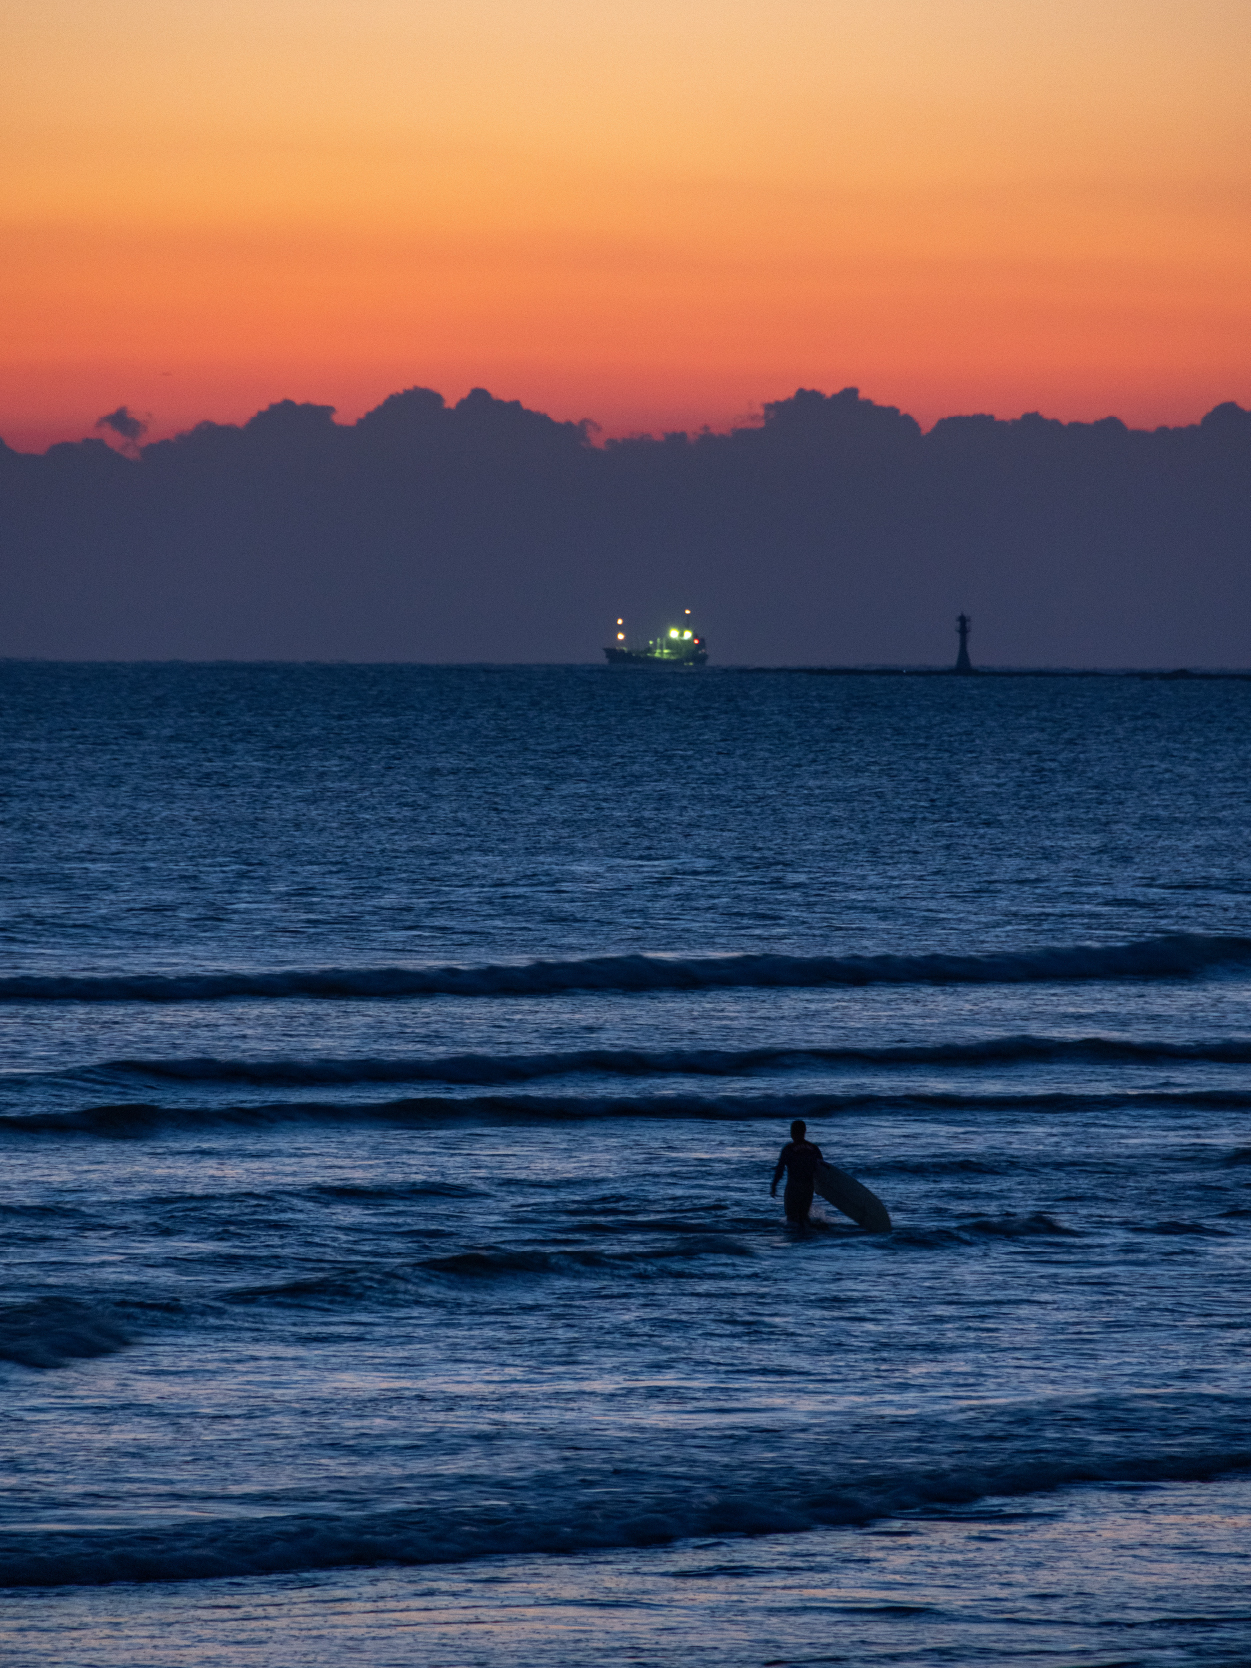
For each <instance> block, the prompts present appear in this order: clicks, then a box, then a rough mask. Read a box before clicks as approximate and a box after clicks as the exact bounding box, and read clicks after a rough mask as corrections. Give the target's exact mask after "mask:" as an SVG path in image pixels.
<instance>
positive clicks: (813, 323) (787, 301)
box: [0, 0, 1251, 449]
mask: <svg viewBox="0 0 1251 1668" xmlns="http://www.w3.org/2000/svg"><path fill="white" fill-rule="evenodd" d="M0 62H2V68H0V85H2V91H3V98H2V101H0V105H2V114H0V134H2V140H3V150H4V157H5V166H4V170H3V181H2V183H0V204H2V208H0V212H2V214H3V249H4V258H3V268H2V270H3V284H2V290H0V308H2V315H0V316H2V317H3V321H4V330H3V337H2V338H0V341H2V346H0V435H2V436H3V437H4V439H6V440H7V441H8V442H9V444H10V445H14V446H18V447H21V448H23V449H42V447H43V446H45V445H46V444H47V443H48V442H49V441H51V440H54V439H65V438H77V437H79V436H82V435H84V434H87V433H90V432H92V429H93V425H94V423H95V421H96V419H97V418H98V417H100V416H101V415H102V414H103V413H105V412H108V411H111V410H113V409H114V408H115V407H117V406H118V405H119V404H122V403H125V404H127V405H128V406H129V407H130V408H131V410H132V411H135V412H138V413H139V414H141V415H144V416H147V417H149V420H150V434H151V436H153V437H155V436H158V435H163V434H168V433H172V432H174V431H175V430H177V429H179V428H185V427H187V426H189V425H190V424H191V423H193V422H195V421H197V420H198V419H200V418H203V417H211V418H214V419H217V420H219V421H238V420H240V419H243V418H246V417H247V416H249V415H251V413H252V412H254V411H255V410H256V409H257V408H258V407H260V406H263V405H266V404H268V403H269V402H270V401H272V400H276V399H280V398H284V397H290V398H294V399H301V400H305V399H307V400H316V401H319V402H323V403H329V404H333V405H336V406H337V407H338V408H339V415H340V418H341V420H350V419H352V418H355V417H356V416H358V415H359V414H360V413H361V412H362V411H364V410H366V409H368V408H369V407H370V406H372V405H374V404H377V403H378V401H380V400H381V399H382V398H383V397H384V396H385V395H386V394H388V393H390V392H392V391H393V390H395V389H398V388H402V387H406V386H411V385H413V384H423V385H426V386H429V387H434V388H438V389H439V390H441V391H442V392H443V393H444V394H445V395H446V396H447V397H448V398H449V399H456V398H459V397H460V396H462V395H463V394H464V393H465V392H466V391H467V390H468V389H469V388H470V387H472V386H474V385H482V386H485V387H487V388H489V389H490V390H491V391H492V393H494V394H496V395H497V396H499V397H501V398H509V399H521V400H523V401H524V402H525V403H526V404H527V405H530V406H533V407H537V408H539V409H541V410H545V411H548V412H550V413H551V414H552V415H554V416H557V417H573V418H579V417H584V416H589V417H592V418H595V419H597V420H598V421H599V422H600V423H601V424H602V425H603V426H604V429H605V431H606V432H607V433H609V434H614V433H615V434H620V433H628V432H632V431H636V430H653V431H659V430H660V429H663V428H674V427H687V428H693V427H698V426H699V425H701V424H703V423H705V422H706V423H709V424H711V425H712V426H713V427H717V428H721V427H726V426H728V425H730V424H732V423H735V422H741V421H744V420H746V419H748V418H749V417H750V415H751V414H752V413H753V412H757V411H758V410H759V407H760V404H761V402H762V401H765V400H771V399H777V398H779V397H783V396H785V395H786V394H789V393H790V392H792V391H793V390H794V389H795V387H796V386H799V385H804V386H808V387H817V388H822V389H825V390H827V391H830V390H834V389H837V388H840V387H843V386H845V385H847V384H854V385H857V386H859V387H860V389H861V390H862V392H863V393H864V394H865V395H866V396H868V397H871V398H873V399H875V400H878V401H883V402H888V403H891V404H895V405H899V406H902V407H903V408H904V409H905V410H908V411H910V412H912V413H913V414H914V415H915V416H916V417H918V418H919V419H920V420H921V421H922V422H923V423H930V422H932V421H934V420H935V419H936V418H937V417H939V416H942V415H945V414H948V413H952V412H967V411H993V412H995V413H996V414H997V415H999V416H1016V415H1019V414H1020V413H1021V412H1022V411H1027V410H1034V409H1039V410H1042V411H1044V412H1045V413H1047V414H1048V415H1052V416H1058V417H1064V418H1075V417H1081V418H1091V417H1098V416H1103V415H1105V414H1107V413H1109V412H1115V413H1117V414H1118V415H1120V416H1122V417H1124V418H1125V419H1126V420H1127V421H1130V422H1133V423H1136V424H1146V425H1154V424H1156V423H1163V422H1189V421H1194V420H1195V419H1197V418H1198V417H1199V416H1201V415H1202V414H1203V412H1204V411H1206V410H1207V409H1209V408H1210V407H1211V406H1212V405H1215V404H1216V403H1217V402H1218V401H1221V400H1227V399H1235V400H1239V401H1240V402H1242V403H1244V404H1251V231H1249V227H1251V218H1249V209H1251V201H1249V195H1251V194H1249V191H1248V186H1249V184H1251V86H1249V83H1251V6H1248V5H1247V3H1246V0H1184V3H1182V0H1116V3H1113V0H1045V3H1043V0H770V3H769V4H768V5H764V4H761V3H760V0H755V3H753V4H750V5H749V4H746V3H744V0H620V3H618V4H612V5H608V4H596V3H594V0H577V3H575V0H456V3H455V4H450V3H448V0H440V3H438V4H435V3H433V0H247V3H246V4H245V3H243V0H126V3H125V4H122V3H119V0H9V4H7V5H6V7H5V8H4V20H3V23H2V24H0Z"/></svg>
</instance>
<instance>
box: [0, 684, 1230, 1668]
mask: <svg viewBox="0 0 1251 1668" xmlns="http://www.w3.org/2000/svg"><path fill="white" fill-rule="evenodd" d="M0 702H2V703H3V717H4V723H3V725H2V726H0V765H2V768H3V779H2V780H3V792H4V799H3V813H2V815H3V822H2V828H0V832H2V838H3V842H4V850H5V854H6V860H5V862H4V864H3V865H2V866H0V908H2V910H3V914H2V916H0V935H2V942H3V950H4V954H3V964H2V965H0V1047H2V1050H3V1052H2V1055H0V1072H2V1075H0V1149H3V1153H4V1159H5V1162H4V1167H3V1171H2V1172H0V1175H2V1177H3V1179H2V1181H0V1235H2V1236H3V1244H4V1248H5V1271H6V1294H5V1297H4V1301H3V1304H2V1305H0V1380H2V1381H3V1388H4V1395H5V1406H6V1413H7V1418H6V1421H5V1427H4V1434H3V1438H2V1440H3V1443H4V1446H5V1465H6V1470H7V1472H8V1474H9V1477H10V1480H11V1486H10V1487H9V1488H8V1489H7V1490H6V1491H5V1493H4V1496H3V1498H2V1500H0V1579H2V1580H3V1582H4V1588H5V1590H4V1592H3V1593H2V1594H0V1641H2V1642H3V1643H4V1646H5V1653H6V1660H11V1661H13V1662H15V1663H19V1664H23V1665H24V1664H27V1663H31V1664H33V1663H36V1662H39V1663H43V1662H49V1661H55V1662H57V1663H58V1664H66V1665H72V1668H87V1665H89V1664H100V1665H102V1668H128V1665H129V1668H134V1665H138V1664H144V1665H147V1664H153V1665H156V1664H165V1665H169V1668H206V1665H209V1664H216V1663H235V1662H239V1661H245V1660H247V1661H251V1660H256V1661H261V1662H266V1663H269V1662H272V1663H274V1664H279V1663H282V1664H296V1665H299V1664H307V1665H309V1668H312V1665H315V1664H317V1665H320V1664H322V1663H329V1662H338V1661H346V1660H353V1661H361V1662H365V1663H375V1664H378V1665H382V1664H392V1663H400V1664H408V1663H414V1664H415V1663H423V1664H424V1663H427V1662H429V1663H440V1664H459V1663H465V1664H475V1665H476V1664H483V1665H492V1668H493V1665H495V1664H505V1663H514V1662H520V1661H526V1662H535V1663H560V1662H571V1663H575V1662H576V1663H583V1662H585V1663H591V1662H595V1661H598V1660H604V1659H605V1658H606V1657H615V1658H616V1659H620V1660H630V1661H639V1662H655V1663H658V1664H659V1663H670V1662H677V1661H679V1660H684V1659H687V1658H690V1659H692V1660H695V1661H708V1662H710V1663H711V1662H718V1663H728V1664H740V1663H741V1664H751V1663H765V1662H771V1661H772V1662H796V1663H798V1662H814V1663H815V1662H835V1661H842V1662H853V1663H854V1662H863V1663H879V1662H880V1663H887V1662H890V1663H905V1664H915V1665H922V1664H929V1663H934V1662H951V1663H966V1662H982V1661H985V1662H995V1663H1000V1662H1005V1661H1013V1662H1022V1663H1035V1662H1037V1663H1040V1664H1041V1663H1044V1662H1045V1663H1047V1664H1050V1665H1054V1664H1057V1663H1058V1664H1067V1663H1073V1664H1077V1663H1082V1664H1094V1665H1111V1664H1112V1663H1118V1664H1122V1663H1123V1664H1129V1663H1143V1664H1175V1663H1177V1664H1180V1663H1207V1662H1213V1663H1216V1662H1220V1663H1241V1662H1246V1661H1247V1660H1249V1659H1251V1609H1249V1608H1248V1605H1247V1602H1246V1598H1245V1564H1244V1563H1242V1562H1240V1558H1241V1557H1243V1556H1244V1555H1245V1547H1246V1530H1247V1519H1248V1509H1249V1505H1248V1494H1247V1489H1248V1481H1249V1479H1251V1435H1249V1434H1248V1433H1249V1432H1251V1421H1249V1419H1248V1412H1249V1411H1251V1410H1249V1408H1248V1392H1247V1373H1246V1361H1247V1343H1248V1320H1247V1316H1248V1307H1247V1301H1246V1290H1247V1276H1248V1272H1249V1270H1248V1261H1249V1260H1251V1259H1249V1258H1248V1243H1249V1236H1251V1127H1249V1120H1248V1111H1249V1110H1251V1019H1249V1017H1248V1011H1247V996H1248V991H1249V990H1251V908H1249V901H1251V855H1249V852H1248V839H1247V834H1246V829H1247V827H1248V823H1249V821H1251V818H1249V815H1248V813H1249V809H1251V808H1249V806H1248V790H1247V783H1248V780H1249V779H1251V771H1249V768H1248V767H1249V765H1251V759H1249V757H1248V754H1249V753H1251V745H1249V743H1248V739H1247V738H1248V733H1249V728H1248V720H1249V719H1251V685H1249V684H1245V683H1239V682H1221V681H1212V682H1186V681H1184V680H1183V681H1177V682H1163V683H1162V682H1158V681H1157V682H1152V681H1142V680H1138V679H1133V678H1103V679H1101V678H1087V679H1058V678H1057V679H1041V678H1040V679H1025V678H1022V679H1010V680H1009V679H1004V680H1000V679H972V680H957V679H922V680H915V681H913V680H907V679H901V678H891V679H887V678H883V679H874V678H857V679H838V678H819V677H806V676H803V675H795V674H791V675H784V674H766V673H761V674H750V673H736V672H731V671H719V672H718V671H712V670H710V671H708V672H707V673H702V674H691V675H689V676H688V675H685V674H675V675H673V676H665V675H650V674H647V673H631V672H628V671H627V672H620V673H614V672H610V671H608V670H606V669H605V670H602V671H601V670H600V669H598V668H595V669H590V668H587V669H580V668H563V669H550V670H549V669H541V668H526V669H494V670H493V669H474V668H447V669H426V668H353V667H322V668H318V667H285V668H279V667H229V666H222V667H190V666H167V667H155V666H153V667H124V666H116V667H55V666H23V665H15V664H12V663H10V664H9V665H7V666H3V667H0ZM796 1116H800V1117H803V1118H805V1119H806V1120H807V1121H808V1124H809V1127H810V1132H811V1134H812V1136H813V1138H815V1139H816V1140H817V1141H818V1142H819V1143H820V1144H821V1146H822V1148H823V1150H824V1152H825V1153H826V1156H827V1157H828V1158H830V1159H831V1160H833V1161H834V1162H835V1163H837V1164H840V1165H842V1166H843V1167H844V1168H846V1169H849V1170H851V1171H853V1172H854V1173H855V1174H856V1175H857V1176H859V1177H860V1178H861V1179H862V1180H863V1181H864V1182H865V1183H866V1184H867V1185H868V1186H869V1187H871V1188H872V1189H873V1191H874V1192H876V1193H877V1194H878V1195H879V1196H880V1197H881V1198H882V1199H883V1200H884V1201H885V1202H886V1203H887V1205H888V1207H889V1210H890V1213H891V1216H892V1218H893V1222H894V1231H893V1232H892V1233H891V1234H890V1235H888V1236H887V1235H870V1234H865V1233H863V1232H862V1231H861V1230H859V1229H857V1228H856V1227H855V1226H854V1225H853V1224H852V1223H851V1222H850V1221H848V1220H846V1219H844V1218H842V1217H840V1216H839V1215H838V1213H837V1212H836V1211H834V1210H833V1208H832V1207H830V1206H828V1205H824V1204H821V1203H820V1202H818V1207H817V1212H816V1213H815V1219H814V1223H813V1225H812V1228H811V1230H810V1231H808V1232H806V1233H800V1232H796V1231H795V1230H793V1229H789V1228H788V1227H787V1226H786V1225H785V1223H784V1221H783V1220H782V1217H781V1211H780V1208H779V1205H778V1203H777V1201H775V1200H772V1199H770V1197H769V1188H768V1184H769V1179H770V1175H771V1171H772V1165H773V1161H774V1159H775V1157H776V1154H777V1150H778V1148H779V1146H780V1145H781V1142H782V1141H783V1140H784V1139H785V1138H786V1132H787V1125H788V1124H789V1121H790V1119H791V1118H793V1117H796Z"/></svg>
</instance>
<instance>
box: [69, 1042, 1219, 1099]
mask: <svg viewBox="0 0 1251 1668" xmlns="http://www.w3.org/2000/svg"><path fill="white" fill-rule="evenodd" d="M1169 1060H1176V1061H1184V1062H1187V1063H1194V1064H1211V1065H1245V1064H1248V1063H1251V1038H1248V1037H1229V1038H1216V1039H1213V1040H1211V1041H1208V1042H1166V1041H1154V1040H1146V1041H1134V1040H1132V1039H1129V1038H1119V1037H1036V1036H1028V1035H1025V1036H1008V1037H988V1038H985V1039H981V1040H978V1041H972V1042H961V1043H936V1044H930V1045H916V1046H907V1045H887V1046H885V1047H864V1048H855V1047H852V1048H848V1047H842V1048H803V1047H793V1048H785V1047H778V1048H743V1049H677V1048H675V1049H626V1048H618V1049H583V1050H578V1051H574V1052H570V1053H550V1054H502V1055H501V1054H453V1055H442V1056H434V1057H430V1058H420V1057H410V1058H404V1057H399V1058H393V1059H377V1058H366V1059H323V1060H317V1059H311V1060H310V1059H304V1060H225V1059H213V1058H190V1059H185V1060H108V1061H105V1062H103V1063H102V1064H101V1065H98V1066H94V1067H91V1068H89V1070H88V1071H87V1072H85V1073H73V1074H71V1075H72V1076H82V1077H88V1078H90V1079H91V1080H93V1081H99V1080H101V1079H107V1078H136V1077H142V1078H149V1079H164V1080H173V1081H176V1082H181V1083H257V1084H267V1083H269V1084H275V1085H278V1084H283V1085H290V1086H294V1087H301V1086H304V1085H307V1086H309V1087H318V1086H320V1085H323V1084H326V1085H329V1084H349V1083H463V1084H467V1085H479V1084H480V1085H487V1084H492V1083H527V1082H532V1081H534V1080H535V1079H537V1078H542V1077H567V1076H573V1075H580V1076H581V1075H602V1076H616V1077H651V1076H655V1077H661V1076H672V1077H681V1076H688V1077H742V1076H746V1075H749V1074H750V1073H752V1072H759V1071H775V1072H776V1071H781V1070H803V1069H804V1068H805V1067H810V1066H817V1067H825V1066H858V1067H864V1068H872V1067H875V1066H882V1067H891V1066H957V1067H958V1066H982V1065H1017V1064H1022V1065H1025V1064H1040V1063H1045V1064H1065V1063H1073V1064H1098V1063H1107V1064H1129V1065H1132V1064H1137V1063H1142V1064H1152V1063H1155V1062H1161V1061H1169Z"/></svg>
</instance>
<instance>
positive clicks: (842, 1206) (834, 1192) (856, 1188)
mask: <svg viewBox="0 0 1251 1668" xmlns="http://www.w3.org/2000/svg"><path fill="white" fill-rule="evenodd" d="M813 1185H814V1186H815V1188H816V1190H817V1192H818V1193H819V1194H820V1195H821V1197H822V1198H823V1199H825V1200H827V1201H828V1202H829V1203H830V1204H831V1205H833V1206H834V1209H835V1210H841V1211H842V1213H843V1215H844V1216H850V1217H851V1219H852V1221H853V1222H854V1223H855V1224H856V1225H857V1227H860V1228H864V1229H866V1230H867V1231H868V1232H869V1233H871V1234H888V1233H890V1230H891V1220H890V1212H889V1211H888V1210H887V1208H886V1206H885V1205H884V1204H883V1203H882V1201H881V1200H880V1199H879V1198H878V1196H877V1194H876V1193H870V1192H869V1189H868V1188H867V1187H866V1186H865V1185H864V1183H863V1182H858V1181H857V1180H856V1178H855V1177H854V1176H850V1175H848V1173H847V1171H846V1170H840V1169H838V1167H837V1166H836V1165H833V1164H822V1165H821V1166H820V1168H819V1169H818V1170H817V1173H816V1176H815V1178H814V1183H813Z"/></svg>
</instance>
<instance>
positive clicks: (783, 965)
mask: <svg viewBox="0 0 1251 1668" xmlns="http://www.w3.org/2000/svg"><path fill="white" fill-rule="evenodd" d="M1248 962H1251V938H1241V937H1234V936H1213V935H1208V934H1202V933H1172V934H1167V935H1164V936H1161V937H1156V938H1145V939H1139V940H1135V941H1132V942H1129V943H1125V944H1110V945H1089V944H1077V945H1068V946H1053V947H1046V946H1044V947H1040V948H1037V949H1032V950H1017V951H1002V952H998V953H995V954H990V955H956V954H938V953H935V954H926V955H915V956H909V955H879V956H857V955H851V956H788V955H733V956H698V957H677V956H675V957H669V956H644V955H626V956H590V957H581V958H575V959H572V960H567V961H532V962H524V963H516V964H513V963H493V964H489V965H486V966H481V967H373V968H370V967H358V968H352V967H328V968H306V969H301V968H286V969H280V970H277V971H274V972H270V973H245V972H222V973H185V974H173V973H118V974H78V975H62V974H21V975H16V976H12V977H9V978H5V979H0V1001H6V1002H218V1001H227V1000H239V999H253V1000H260V999H270V1000H272V999H276V998H283V997H318V998H323V999H325V998H331V999H339V1000H342V999H345V998H347V999H352V1000H374V999H378V998H387V997H414V996H479V997H481V996H487V997H490V996H497V997H498V996H549V995H557V994H559V993H560V992H562V991H592V990H602V991H615V992H631V991H657V990H719V989H720V990H725V989H736V988H738V989H742V988H748V989H756V988H760V989H768V988H789V989H814V988H819V987H821V986H840V985H841V986H857V985H872V984H904V985H907V984H1034V983H1055V982H1060V983H1067V982H1070V981H1074V980H1088V979H1161V978H1165V979H1172V978H1188V977H1193V976H1194V975H1195V974H1199V973H1203V972H1206V971H1208V970H1210V969H1212V968H1215V967H1219V966H1222V965H1229V964H1246V963H1248Z"/></svg>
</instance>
